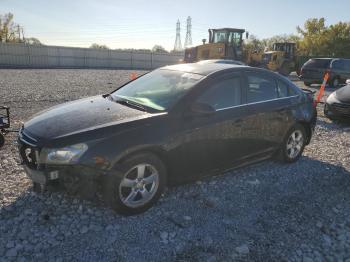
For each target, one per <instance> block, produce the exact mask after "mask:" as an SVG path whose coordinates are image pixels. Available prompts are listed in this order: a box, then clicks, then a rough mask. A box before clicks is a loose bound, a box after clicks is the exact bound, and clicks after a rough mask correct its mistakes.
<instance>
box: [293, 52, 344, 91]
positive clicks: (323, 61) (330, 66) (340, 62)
mask: <svg viewBox="0 0 350 262" xmlns="http://www.w3.org/2000/svg"><path fill="white" fill-rule="evenodd" d="M326 72H329V74H330V77H329V80H328V84H330V85H331V86H332V87H337V86H338V85H339V84H342V83H345V81H346V80H347V79H349V78H350V59H341V58H312V59H310V60H308V61H307V62H306V63H305V64H304V65H303V66H302V68H301V71H300V79H301V80H302V81H304V84H305V85H307V86H310V85H311V84H321V83H322V82H323V77H324V75H325V73H326Z"/></svg>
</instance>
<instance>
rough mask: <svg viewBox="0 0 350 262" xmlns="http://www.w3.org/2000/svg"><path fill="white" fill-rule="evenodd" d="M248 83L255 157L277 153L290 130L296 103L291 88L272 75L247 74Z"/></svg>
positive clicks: (247, 101)
mask: <svg viewBox="0 0 350 262" xmlns="http://www.w3.org/2000/svg"><path fill="white" fill-rule="evenodd" d="M245 79H246V82H247V92H246V103H247V111H248V112H249V114H250V115H249V123H248V125H247V127H246V129H247V132H252V133H253V134H256V136H255V140H256V142H255V149H256V151H255V154H256V155H259V154H263V153H266V154H268V153H271V152H273V151H275V150H276V148H277V147H278V146H279V145H280V143H281V140H282V138H283V136H284V134H285V132H286V129H287V128H289V126H290V122H292V119H293V118H292V110H293V109H292V108H293V107H294V106H295V101H293V99H292V96H293V95H291V94H289V88H288V86H285V84H284V82H283V81H281V80H279V79H278V78H277V77H275V76H273V74H269V73H263V72H257V71H255V72H254V71H247V72H246V73H245ZM244 132H246V130H244Z"/></svg>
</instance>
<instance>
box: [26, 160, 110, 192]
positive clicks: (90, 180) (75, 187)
mask: <svg viewBox="0 0 350 262" xmlns="http://www.w3.org/2000/svg"><path fill="white" fill-rule="evenodd" d="M24 170H25V172H26V173H27V175H28V177H29V178H30V179H31V180H32V181H33V183H35V184H37V185H38V187H36V188H37V189H38V188H39V189H40V191H44V190H46V189H48V188H54V189H55V190H64V191H67V192H68V193H70V194H74V195H81V196H82V197H84V198H88V199H91V198H93V197H94V196H95V194H96V192H97V191H98V190H99V188H100V186H101V185H102V181H103V177H105V176H104V172H103V171H101V170H98V169H96V168H92V167H86V166H83V165H74V166H47V167H45V168H40V169H33V168H30V167H28V166H27V165H24Z"/></svg>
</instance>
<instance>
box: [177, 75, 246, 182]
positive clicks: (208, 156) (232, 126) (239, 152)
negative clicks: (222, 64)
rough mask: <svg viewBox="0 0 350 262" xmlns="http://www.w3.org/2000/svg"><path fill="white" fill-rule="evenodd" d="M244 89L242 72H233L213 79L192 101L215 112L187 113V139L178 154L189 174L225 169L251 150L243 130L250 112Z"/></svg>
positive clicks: (184, 128)
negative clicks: (248, 149)
mask: <svg viewBox="0 0 350 262" xmlns="http://www.w3.org/2000/svg"><path fill="white" fill-rule="evenodd" d="M242 90H243V87H242V77H241V75H240V74H237V73H235V74H230V75H226V76H224V77H220V78H216V79H212V80H211V81H210V83H209V84H208V85H207V86H206V87H205V88H203V91H202V92H200V93H199V94H198V95H197V97H196V98H195V99H194V100H193V101H192V103H204V104H207V105H210V106H212V107H213V108H214V109H215V112H214V113H212V114H210V115H192V116H191V115H190V116H184V119H183V128H181V130H183V133H182V134H181V137H182V138H183V141H184V142H183V145H182V146H181V149H180V151H179V152H178V154H177V155H178V156H179V159H178V160H179V161H180V162H181V163H182V165H183V166H182V168H183V169H184V170H186V174H187V175H189V176H191V175H196V176H197V175H199V174H201V173H207V172H208V171H210V170H213V169H222V168H225V167H227V166H229V165H230V164H232V163H233V162H235V160H237V159H239V158H241V157H243V156H244V155H245V154H247V153H248V152H247V150H246V149H247V148H248V147H247V146H246V144H245V142H244V136H245V134H244V132H243V131H242V128H243V126H244V122H245V115H246V114H247V112H246V111H245V109H244V107H242V94H243V92H242ZM188 106H189V107H190V106H191V105H188ZM189 178H190V177H189ZM192 178H193V177H192Z"/></svg>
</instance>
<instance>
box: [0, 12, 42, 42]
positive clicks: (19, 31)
mask: <svg viewBox="0 0 350 262" xmlns="http://www.w3.org/2000/svg"><path fill="white" fill-rule="evenodd" d="M0 42H5V43H26V44H31V45H41V42H40V41H39V40H38V39H37V38H34V37H28V38H26V37H24V29H23V27H22V26H20V25H19V24H16V23H15V22H14V21H13V14H12V13H8V14H4V15H0Z"/></svg>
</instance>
